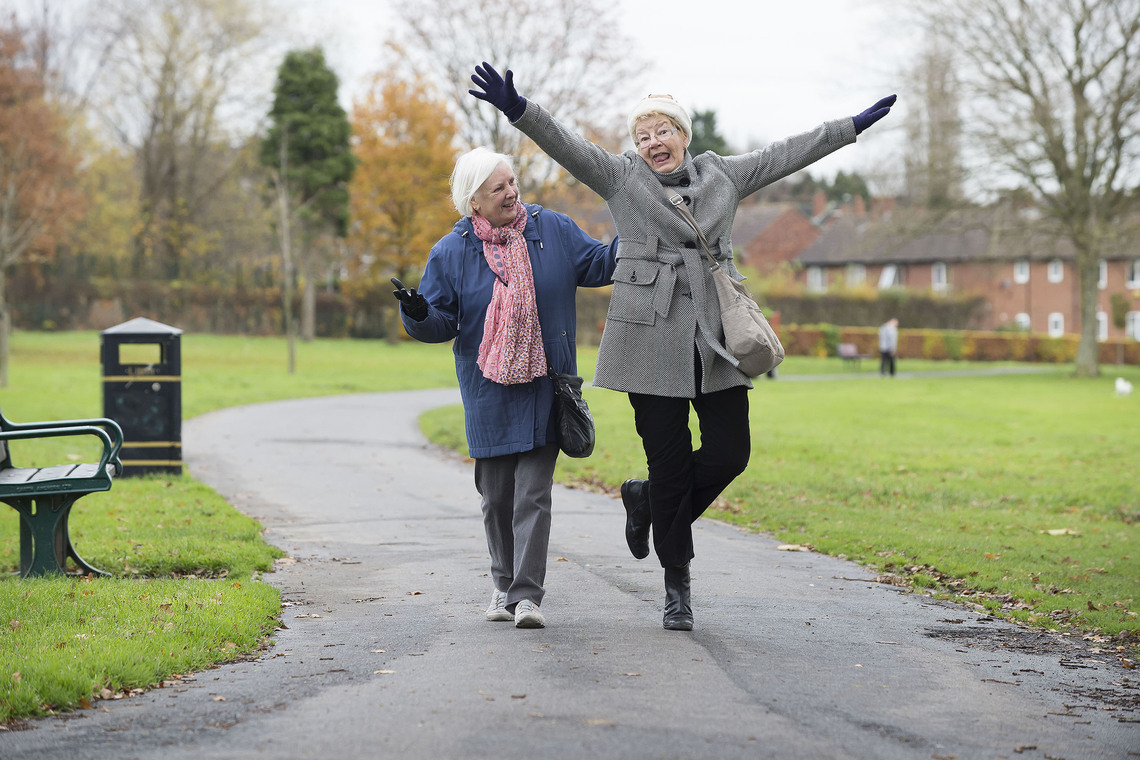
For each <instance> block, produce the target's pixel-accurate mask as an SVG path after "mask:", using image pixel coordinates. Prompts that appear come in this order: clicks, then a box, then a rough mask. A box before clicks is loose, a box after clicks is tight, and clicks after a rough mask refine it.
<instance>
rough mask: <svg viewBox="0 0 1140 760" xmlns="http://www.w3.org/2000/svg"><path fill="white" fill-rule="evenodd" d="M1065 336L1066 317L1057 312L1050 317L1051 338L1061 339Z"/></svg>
mask: <svg viewBox="0 0 1140 760" xmlns="http://www.w3.org/2000/svg"><path fill="white" fill-rule="evenodd" d="M1064 334H1065V315H1064V314H1062V313H1061V312H1059V311H1055V312H1053V313H1051V314H1050V315H1049V337H1050V338H1060V337H1061V336H1062V335H1064Z"/></svg>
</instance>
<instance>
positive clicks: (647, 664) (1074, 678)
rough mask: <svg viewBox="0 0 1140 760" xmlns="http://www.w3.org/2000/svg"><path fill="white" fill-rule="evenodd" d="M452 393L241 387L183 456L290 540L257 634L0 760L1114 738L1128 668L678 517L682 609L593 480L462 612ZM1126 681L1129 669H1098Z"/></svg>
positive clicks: (17, 746)
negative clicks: (547, 547) (547, 545)
mask: <svg viewBox="0 0 1140 760" xmlns="http://www.w3.org/2000/svg"><path fill="white" fill-rule="evenodd" d="M456 401H457V393H456V392H455V391H430V392H413V393H399V394H369V395H357V396H342V397H335V398H328V399H315V400H304V401H288V402H281V403H269V404H263V405H255V406H249V407H243V408H237V409H230V410H226V411H222V412H217V413H213V414H209V415H206V416H204V417H201V418H197V419H194V420H191V421H189V422H188V423H187V424H186V426H185V431H184V442H185V451H186V460H187V462H188V464H189V466H190V469H191V471H192V472H193V474H194V475H195V476H196V477H197V478H199V479H201V480H203V481H205V482H207V483H209V484H211V485H212V486H214V487H215V488H216V489H217V490H218V491H219V492H220V493H222V494H223V495H224V496H225V497H226V498H227V499H229V500H230V501H231V502H232V503H233V504H235V505H236V506H237V507H238V508H240V509H241V510H243V511H244V512H246V513H248V514H251V515H253V516H255V517H257V518H258V519H259V520H261V521H262V523H263V524H264V525H265V526H266V528H267V534H268V538H269V540H271V541H272V542H273V543H275V544H277V545H278V546H280V547H282V548H284V549H285V550H286V551H287V552H288V553H289V555H290V560H288V561H287V562H285V563H283V564H281V565H280V566H279V569H278V571H277V572H276V573H273V574H270V575H268V576H267V577H266V579H267V580H268V582H271V583H273V584H274V585H276V586H278V587H279V588H280V589H281V590H282V593H283V597H284V599H285V603H286V607H285V609H284V610H283V615H282V620H283V622H284V623H285V624H286V625H287V626H288V629H287V630H283V631H280V632H279V633H278V634H277V636H276V637H275V641H276V644H275V646H273V647H271V648H270V649H269V650H268V651H267V652H266V653H265V654H264V655H263V656H262V657H261V658H260V659H258V660H256V661H251V662H243V663H237V664H232V665H226V666H223V667H221V668H218V669H215V670H210V671H206V672H204V673H199V674H197V675H196V676H193V677H192V678H188V679H187V680H185V681H184V682H182V683H180V684H177V685H173V686H168V687H166V688H162V689H156V690H153V691H151V692H149V693H147V694H145V695H142V696H139V697H135V698H131V699H124V700H121V701H115V702H100V703H97V707H96V709H94V710H83V711H80V712H78V713H75V714H74V715H71V716H60V717H56V718H50V719H46V720H41V721H34V722H33V728H32V729H30V730H27V731H20V732H12V733H8V734H0V758H3V759H4V760H18V759H22V758H37V759H38V760H42V758H45V757H46V758H67V759H68V760H82V759H83V758H97V759H99V760H103V759H105V758H114V759H115V760H127V759H128V758H140V759H147V760H150V759H152V758H153V759H155V760H157V759H158V758H163V759H168V758H169V759H170V760H182V759H183V758H185V759H189V758H195V759H200V758H235V759H236V758H243V759H244V758H257V757H265V758H284V759H288V758H330V757H332V758H430V759H432V760H435V759H437V758H551V759H555V758H559V759H561V758H591V759H592V758H718V759H720V758H779V759H781V760H783V759H785V758H793V759H794V758H826V759H828V760H831V759H837V758H873V759H874V760H891V759H894V758H900V759H902V758H961V759H962V760H966V759H967V758H1014V757H1017V758H1021V757H1026V758H1066V759H1067V760H1089V759H1090V758H1127V757H1137V756H1140V754H1138V753H1140V723H1137V722H1136V721H1137V720H1140V710H1138V708H1137V695H1138V691H1137V690H1136V682H1137V680H1140V679H1138V678H1137V677H1136V676H1135V675H1130V673H1133V674H1134V673H1135V671H1131V672H1129V671H1124V670H1121V669H1120V668H1119V666H1118V665H1117V664H1116V663H1115V662H1113V661H1112V660H1111V658H1108V657H1100V656H1097V655H1095V654H1091V653H1089V651H1088V650H1086V649H1082V648H1081V647H1080V646H1078V645H1077V644H1075V643H1073V642H1072V641H1071V640H1069V639H1064V638H1052V637H1048V636H1045V635H1042V634H1032V633H1026V632H1023V631H1020V630H1018V629H1016V628H1014V627H1012V626H1009V625H1006V624H1004V623H1001V622H998V621H996V620H993V619H990V618H987V617H984V616H979V615H977V614H974V613H972V612H969V611H966V610H964V609H962V608H959V607H955V606H951V605H945V604H940V603H934V602H931V601H929V600H927V599H924V598H922V597H919V596H915V595H911V594H908V593H905V592H903V591H901V590H899V589H896V588H893V587H890V586H886V585H882V584H878V583H875V582H873V581H872V580H871V575H870V574H868V573H867V571H865V570H864V569H862V568H860V567H858V566H856V565H853V564H850V563H847V562H843V561H841V560H837V559H834V558H830V557H825V556H820V555H816V554H810V553H799V552H788V551H780V550H778V549H777V546H778V544H777V542H775V541H773V540H771V539H769V538H766V537H764V536H758V535H753V534H748V533H744V532H741V531H738V530H736V529H734V528H732V527H729V526H726V525H723V524H720V523H717V522H713V521H709V520H703V521H701V522H700V523H698V526H697V535H696V545H697V552H698V557H697V559H696V560H695V561H694V564H693V595H694V596H693V599H694V607H695V614H696V624H697V627H696V630H695V631H693V632H692V633H680V632H670V631H665V630H663V629H662V628H661V613H662V597H663V591H662V582H661V570H660V568H659V567H657V566H655V564H653V562H652V560H645V561H641V562H638V561H635V560H633V559H632V558H631V557H630V556H629V555H628V552H627V550H626V548H625V545H624V540H623V539H622V526H623V512H622V509H621V505H620V502H619V501H617V500H616V499H613V498H611V497H609V496H605V495H599V494H591V493H587V492H583V491H573V490H567V489H561V488H558V489H556V493H555V497H554V510H555V518H554V526H553V530H552V540H551V563H550V571H549V574H548V579H547V580H548V583H547V588H548V593H547V598H546V601H545V603H544V604H543V611H544V612H545V614H546V618H547V621H548V627H547V628H546V629H544V630H529V631H526V630H518V629H515V628H514V627H513V626H512V625H511V624H504V623H488V622H486V621H485V620H484V618H483V609H484V607H485V604H486V601H487V597H488V596H489V592H490V589H491V582H490V580H489V578H488V577H487V559H486V545H485V541H484V538H483V530H482V523H481V520H480V517H479V508H478V500H477V496H476V495H475V491H474V487H473V484H472V475H471V466H470V464H469V463H466V462H463V461H460V460H459V459H457V458H454V457H446V456H443V455H441V454H440V453H439V452H438V451H436V450H434V449H432V448H431V447H430V446H428V444H427V443H426V442H425V441H424V440H423V438H422V436H421V435H420V433H419V432H418V429H417V426H416V417H417V416H418V414H419V413H420V412H421V411H422V410H424V409H427V408H430V407H433V406H437V405H440V404H443V403H454V402H456ZM1127 678H1130V679H1131V680H1125V679H1127Z"/></svg>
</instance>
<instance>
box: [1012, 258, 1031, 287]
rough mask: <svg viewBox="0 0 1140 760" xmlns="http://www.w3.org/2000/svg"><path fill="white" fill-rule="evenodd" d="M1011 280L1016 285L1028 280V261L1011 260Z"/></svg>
mask: <svg viewBox="0 0 1140 760" xmlns="http://www.w3.org/2000/svg"><path fill="white" fill-rule="evenodd" d="M1013 281H1014V282H1016V283H1017V284H1018V285H1024V284H1025V283H1027V282H1029V262H1028V261H1015V262H1013Z"/></svg>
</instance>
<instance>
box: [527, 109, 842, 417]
mask: <svg viewBox="0 0 1140 760" xmlns="http://www.w3.org/2000/svg"><path fill="white" fill-rule="evenodd" d="M514 126H515V127H517V128H518V129H519V130H521V131H522V132H523V133H525V134H526V135H527V136H528V137H530V138H531V139H532V140H534V142H535V143H537V144H538V146H539V147H540V148H542V150H543V152H545V153H546V154H547V155H548V156H550V157H551V158H553V159H554V160H555V161H557V162H558V163H559V164H560V165H562V166H563V167H564V168H565V169H566V170H567V171H569V172H570V173H571V174H572V175H574V177H576V178H577V179H578V180H579V181H580V182H582V183H583V184H585V185H586V186H587V187H589V188H590V189H591V190H593V191H594V192H595V193H597V194H598V195H600V196H601V197H602V199H603V200H605V201H606V203H607V204H608V205H609V208H610V214H612V215H613V218H614V223H615V224H616V226H617V231H618V239H619V242H618V252H617V267H616V269H615V270H614V289H613V295H612V296H611V298H610V305H609V311H608V313H607V314H606V325H605V328H604V329H603V331H602V340H601V345H600V346H599V347H598V363H597V369H596V371H595V374H594V385H596V386H598V387H601V388H610V389H612V390H616V391H625V392H627V393H642V394H647V395H652V396H671V397H674V398H693V397H695V396H696V379H695V377H696V367H695V362H696V352H699V354H700V361H701V370H702V372H701V390H702V391H703V392H704V393H712V392H714V391H720V390H724V389H726V388H732V387H736V386H745V387H748V388H751V387H752V383H751V381H750V380H749V379H748V376H747V375H745V374H744V373H743V372H741V371H740V370H739V369H737V368H736V365H737V362H736V359H735V358H733V357H732V356H731V355H730V354H729V353H728V351H727V350H725V348H724V333H723V331H722V330H721V324H720V305H719V302H718V301H717V295H716V289H715V286H714V285H713V282H712V274H711V273H710V272H709V268H708V266H707V264H705V263H703V261H702V260H703V259H704V254H703V253H702V252H701V249H700V247H699V246H700V244H699V243H698V242H697V237H696V233H694V232H693V230H692V228H691V227H689V225H688V224H687V223H686V222H685V220H684V218H682V216H681V215H680V214H679V213H678V212H677V210H676V209H675V208H673V207H672V206H671V205H670V204H669V201H668V200H667V198H666V196H665V191H664V189H663V188H662V185H666V186H669V187H671V188H673V189H674V190H676V191H677V192H678V193H679V194H680V195H681V196H682V197H683V198H684V199H685V201H686V202H687V203H688V205H689V210H690V211H691V212H692V214H693V216H694V217H696V219H697V223H698V224H699V225H700V226H701V230H702V231H703V232H704V233H705V238H706V239H707V240H708V241H709V245H710V246H711V247H712V248H713V254H714V255H715V256H716V257H717V259H718V260H720V263H721V266H722V267H724V269H725V270H726V271H728V272H729V274H731V275H732V276H733V277H734V278H736V279H738V280H742V279H744V278H743V277H742V276H741V275H740V273H739V272H738V271H737V270H736V265H735V264H734V263H733V259H732V240H731V237H730V234H731V231H732V222H733V219H734V218H735V217H736V209H737V206H738V205H739V204H740V201H741V199H743V198H745V197H746V196H748V195H750V194H752V193H754V192H756V191H757V190H759V189H760V188H762V187H764V186H765V185H768V184H771V183H772V182H775V181H776V180H778V179H781V178H782V177H786V176H788V175H789V174H792V173H793V172H796V171H799V170H800V169H802V168H804V167H805V166H808V165H809V164H811V163H813V162H815V161H818V160H819V159H821V158H823V157H824V156H826V155H828V154H829V153H832V152H833V151H835V150H837V149H839V148H841V147H843V146H844V145H848V144H850V143H853V142H855V124H854V121H853V120H852V119H851V118H844V119H836V120H835V121H829V122H826V123H824V124H822V125H820V126H819V127H817V128H815V129H813V130H811V131H808V132H804V133H803V134H799V135H795V136H794V137H788V138H786V139H784V140H781V141H779V142H775V143H772V144H771V145H769V146H767V147H766V148H763V149H762V150H757V151H753V152H751V153H746V154H743V155H739V156H718V155H716V154H715V153H712V152H708V153H703V154H701V155H699V156H697V157H695V158H694V157H693V156H691V155H690V154H688V153H687V152H686V154H685V158H684V161H683V162H682V164H681V166H680V167H678V168H677V169H676V170H674V171H673V172H670V173H669V174H658V173H656V172H655V171H653V169H651V168H650V167H649V165H648V164H646V163H645V161H644V160H643V159H642V158H641V156H640V155H638V153H637V152H636V151H633V150H630V151H626V152H625V153H622V154H621V155H614V154H613V153H610V152H609V151H606V150H603V149H602V148H600V147H598V146H597V145H594V144H593V143H591V142H590V141H589V140H586V139H585V138H584V137H582V136H581V135H578V134H575V133H574V132H571V131H570V130H568V129H566V128H565V127H564V126H563V125H562V124H560V123H559V122H558V121H556V120H555V119H554V118H553V117H552V116H551V115H550V114H549V113H548V112H547V111H546V110H545V109H544V108H542V106H540V105H538V104H537V103H535V102H534V101H527V105H526V110H525V111H524V113H523V115H522V116H520V117H519V119H518V120H517V121H515V122H514ZM694 346H695V347H696V348H695V351H694Z"/></svg>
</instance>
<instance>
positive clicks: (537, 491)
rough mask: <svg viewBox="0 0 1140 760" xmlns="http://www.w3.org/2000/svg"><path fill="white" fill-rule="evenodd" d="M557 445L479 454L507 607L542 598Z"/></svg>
mask: <svg viewBox="0 0 1140 760" xmlns="http://www.w3.org/2000/svg"><path fill="white" fill-rule="evenodd" d="M557 459H558V445H557V444H553V443H552V444H549V445H547V446H543V447H542V448H538V449H532V450H530V451H525V452H523V453H521V454H506V455H504V456H501V457H488V458H486V459H476V460H475V489H476V490H477V491H479V495H480V496H482V497H483V527H484V529H485V530H486V531H487V548H488V550H490V552H491V578H492V580H494V582H495V588H497V589H498V590H499V591H505V592H507V609H508V610H512V611H513V610H514V606H515V605H516V604H518V603H519V602H521V601H522V600H523V599H529V600H531V601H532V602H534V603H535V604H538V605H541V604H542V597H543V595H544V594H545V593H546V591H545V589H543V587H542V584H543V583H544V582H545V581H546V553H547V547H548V546H549V544H550V491H551V489H552V488H553V486H554V463H555V461H556V460H557Z"/></svg>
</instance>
